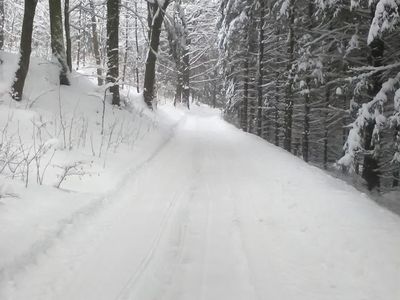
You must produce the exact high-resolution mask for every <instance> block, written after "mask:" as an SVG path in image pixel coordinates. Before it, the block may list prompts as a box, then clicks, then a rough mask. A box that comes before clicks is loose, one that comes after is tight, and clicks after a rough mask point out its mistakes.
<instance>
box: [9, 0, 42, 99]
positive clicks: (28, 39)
mask: <svg viewBox="0 0 400 300" xmlns="http://www.w3.org/2000/svg"><path fill="white" fill-rule="evenodd" d="M37 2H38V1H37V0H25V8H24V19H23V22H22V32H21V44H20V58H19V63H18V69H17V72H16V73H15V81H14V83H13V86H12V88H11V93H12V97H13V98H14V99H15V100H17V101H20V100H21V99H22V93H23V90H24V85H25V79H26V75H27V73H28V69H29V62H30V58H31V51H32V31H33V19H34V18H35V10H36V5H37Z"/></svg>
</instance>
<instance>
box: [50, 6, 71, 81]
mask: <svg viewBox="0 0 400 300" xmlns="http://www.w3.org/2000/svg"><path fill="white" fill-rule="evenodd" d="M49 9H50V29H51V50H52V52H53V55H54V57H55V58H56V59H57V61H58V63H59V65H60V84H61V85H69V84H70V82H69V79H68V65H67V59H66V57H65V47H64V35H63V25H62V11H61V0H49Z"/></svg>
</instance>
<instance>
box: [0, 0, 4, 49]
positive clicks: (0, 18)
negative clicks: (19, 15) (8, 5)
mask: <svg viewBox="0 0 400 300" xmlns="http://www.w3.org/2000/svg"><path fill="white" fill-rule="evenodd" d="M4 20H5V19H4V0H0V50H3V47H4Z"/></svg>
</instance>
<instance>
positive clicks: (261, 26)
mask: <svg viewBox="0 0 400 300" xmlns="http://www.w3.org/2000/svg"><path fill="white" fill-rule="evenodd" d="M259 5H260V8H259V10H260V21H259V29H258V30H259V37H258V74H257V75H258V82H257V135H258V136H262V134H263V117H262V111H263V106H264V103H263V102H264V101H263V100H264V99H263V84H264V65H263V62H264V16H265V3H264V0H259Z"/></svg>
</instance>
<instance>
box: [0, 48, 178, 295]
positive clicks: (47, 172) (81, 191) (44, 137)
mask: <svg viewBox="0 0 400 300" xmlns="http://www.w3.org/2000/svg"><path fill="white" fill-rule="evenodd" d="M0 58H1V59H2V60H3V62H4V63H3V64H1V65H0V281H2V282H5V281H6V280H7V278H10V276H11V277H12V276H13V274H15V273H18V272H20V271H21V270H23V269H24V268H25V266H26V265H27V264H32V263H35V262H36V260H37V257H38V255H40V254H41V253H43V252H45V251H47V249H49V248H51V247H52V245H53V244H54V243H55V241H56V240H57V239H58V238H60V236H62V235H63V234H65V232H66V231H68V228H69V226H70V224H71V223H73V222H75V221H77V220H78V219H81V218H83V217H84V216H86V215H88V214H92V213H94V211H95V210H96V209H98V208H99V207H100V206H101V203H103V202H104V201H105V200H106V198H107V197H108V195H109V194H113V193H114V191H115V190H117V189H118V188H119V186H121V185H122V184H124V179H125V178H126V177H127V175H128V174H132V173H134V172H135V170H136V169H138V168H140V167H141V166H142V165H143V164H145V163H146V161H147V160H148V159H150V158H151V157H152V156H153V155H154V154H155V153H157V151H158V149H159V148H160V147H162V145H164V144H165V143H166V142H167V141H168V139H169V138H170V137H171V128H172V127H173V126H174V123H176V121H177V120H171V119H170V118H166V117H165V116H163V115H162V113H159V114H158V115H155V114H153V113H151V112H149V111H148V110H146V109H145V107H144V105H143V102H142V101H141V97H140V95H136V94H134V93H132V92H131V91H129V90H127V91H124V92H123V93H122V94H123V95H124V99H125V102H126V105H125V106H124V107H123V108H122V109H115V108H113V107H112V106H111V105H109V104H108V103H106V105H105V109H106V112H105V118H104V134H103V135H101V134H100V133H101V129H102V112H103V95H104V90H103V89H102V88H98V87H97V86H95V85H94V84H93V83H92V82H91V81H90V80H89V79H90V78H88V77H87V76H86V75H82V74H79V73H75V72H74V73H73V74H72V75H71V81H72V85H71V86H69V87H65V86H63V87H61V88H60V87H59V85H58V84H57V82H58V77H57V69H56V68H57V67H56V65H54V64H52V63H51V62H48V61H46V60H43V59H38V58H32V60H31V68H30V71H29V73H28V77H27V81H26V85H25V90H24V100H23V101H21V102H20V103H16V102H15V101H13V100H11V99H10V96H9V94H8V93H9V87H10V85H11V81H12V79H13V76H14V72H15V68H16V63H17V57H16V56H15V55H12V54H9V53H4V52H0ZM63 127H64V129H63ZM41 146H44V148H43V149H44V150H43V151H42V152H43V155H41V157H40V162H39V168H38V167H37V163H36V161H35V159H33V161H32V162H31V163H30V165H29V170H28V169H27V168H26V166H25V162H24V156H23V153H27V158H28V159H32V158H33V157H34V156H33V155H34V153H35V151H36V150H37V149H39V148H40V147H41ZM21 149H22V150H23V151H22V150H21ZM35 149H36V150H35ZM29 153H30V154H29ZM28 154H29V155H28ZM8 160H10V162H9V163H7V164H6V163H5V161H8ZM74 163H79V164H81V165H80V167H79V169H78V171H79V172H82V175H81V176H68V177H67V178H66V180H65V181H63V182H62V184H61V186H60V189H57V188H55V187H54V185H57V184H58V183H59V181H60V176H61V175H62V172H63V168H64V167H65V166H68V165H70V164H74ZM3 166H4V168H3ZM13 168H15V169H16V171H15V172H12V171H11V170H12V169H13ZM37 173H39V174H40V176H37ZM27 174H28V176H27ZM38 177H41V178H42V184H40V183H38V180H37V178H38ZM27 179H28V180H27ZM26 183H27V184H28V187H27V188H25V184H26ZM0 299H1V297H0Z"/></svg>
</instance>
